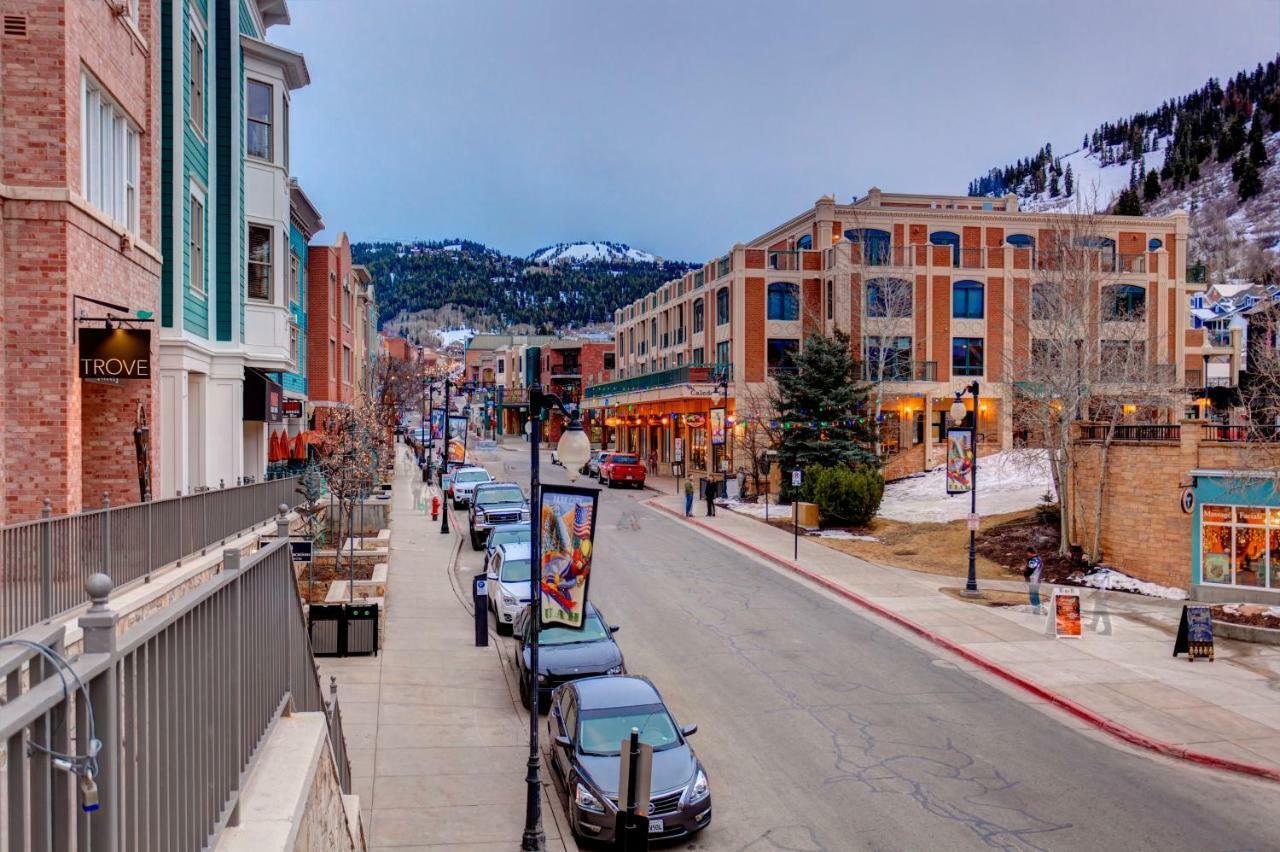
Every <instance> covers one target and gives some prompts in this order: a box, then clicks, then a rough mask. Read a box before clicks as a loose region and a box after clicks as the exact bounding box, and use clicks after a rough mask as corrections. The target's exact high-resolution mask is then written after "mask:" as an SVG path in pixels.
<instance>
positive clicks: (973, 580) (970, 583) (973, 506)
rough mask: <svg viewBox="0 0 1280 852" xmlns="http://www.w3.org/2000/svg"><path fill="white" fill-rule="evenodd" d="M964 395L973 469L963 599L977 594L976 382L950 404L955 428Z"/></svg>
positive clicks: (963, 412) (961, 411) (961, 417)
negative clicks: (969, 407) (969, 409)
mask: <svg viewBox="0 0 1280 852" xmlns="http://www.w3.org/2000/svg"><path fill="white" fill-rule="evenodd" d="M966 393H971V394H973V425H972V426H971V427H970V429H969V433H970V446H972V448H973V468H972V469H971V470H970V472H969V577H968V579H967V580H965V583H964V595H965V597H973V598H976V597H978V596H979V592H978V561H977V557H978V552H977V540H976V535H977V524H976V523H975V522H974V518H976V517H977V516H978V380H977V379H974V380H973V382H972V383H971V384H969V385H966V386H965V387H963V388H961V389H960V390H958V391H956V400H955V402H953V403H951V422H952V423H955V424H956V425H957V426H958V425H960V423H962V422H963V421H964V415H965V409H964V401H963V400H962V399H961V397H963V396H964V395H965V394H966Z"/></svg>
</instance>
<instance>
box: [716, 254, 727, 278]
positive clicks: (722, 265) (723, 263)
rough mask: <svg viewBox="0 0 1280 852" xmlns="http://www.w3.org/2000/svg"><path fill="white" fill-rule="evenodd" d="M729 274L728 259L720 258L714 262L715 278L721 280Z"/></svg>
mask: <svg viewBox="0 0 1280 852" xmlns="http://www.w3.org/2000/svg"><path fill="white" fill-rule="evenodd" d="M728 274H729V258H728V256H725V257H722V258H720V259H719V260H717V261H716V277H717V278H723V277H725V276H726V275H728Z"/></svg>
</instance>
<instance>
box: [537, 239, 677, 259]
mask: <svg viewBox="0 0 1280 852" xmlns="http://www.w3.org/2000/svg"><path fill="white" fill-rule="evenodd" d="M529 260H530V261H532V262H533V263H589V262H592V261H605V262H607V263H628V262H630V263H658V262H660V258H658V257H657V256H656V255H652V254H649V252H647V251H641V250H640V249H634V248H632V247H631V246H629V245H627V244H626V243H613V242H577V243H556V244H555V245H553V246H546V247H544V248H540V249H538V250H537V251H535V252H534V253H533V254H531V255H529Z"/></svg>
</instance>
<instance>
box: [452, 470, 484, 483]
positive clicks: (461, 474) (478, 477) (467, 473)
mask: <svg viewBox="0 0 1280 852" xmlns="http://www.w3.org/2000/svg"><path fill="white" fill-rule="evenodd" d="M453 481H454V482H488V481H489V474H487V473H485V472H484V471H483V470H460V471H458V472H457V473H455V474H454V475H453Z"/></svg>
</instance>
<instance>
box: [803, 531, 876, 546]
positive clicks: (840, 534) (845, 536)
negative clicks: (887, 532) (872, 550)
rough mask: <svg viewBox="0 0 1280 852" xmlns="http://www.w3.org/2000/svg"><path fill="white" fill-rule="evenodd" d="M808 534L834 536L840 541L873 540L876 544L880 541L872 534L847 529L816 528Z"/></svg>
mask: <svg viewBox="0 0 1280 852" xmlns="http://www.w3.org/2000/svg"><path fill="white" fill-rule="evenodd" d="M809 535H814V536H817V537H818V538H836V539H840V540H841V541H873V542H876V543H877V544H879V542H880V539H878V538H876V537H875V536H873V535H856V534H855V533H851V532H849V531H848V530H818V531H816V532H811V533H809Z"/></svg>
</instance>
